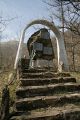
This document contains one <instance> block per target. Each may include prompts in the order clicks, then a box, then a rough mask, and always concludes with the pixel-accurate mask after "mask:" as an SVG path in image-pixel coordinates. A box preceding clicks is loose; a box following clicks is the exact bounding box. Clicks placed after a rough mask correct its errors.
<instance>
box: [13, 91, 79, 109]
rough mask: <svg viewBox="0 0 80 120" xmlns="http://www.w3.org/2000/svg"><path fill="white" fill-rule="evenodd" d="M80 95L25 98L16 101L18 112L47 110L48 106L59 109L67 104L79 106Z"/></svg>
mask: <svg viewBox="0 0 80 120" xmlns="http://www.w3.org/2000/svg"><path fill="white" fill-rule="evenodd" d="M79 103H80V93H73V94H66V95H64V94H62V95H58V96H37V97H33V98H25V99H20V100H18V101H16V103H15V106H16V109H17V111H28V110H33V109H38V108H47V107H48V106H52V107H58V106H63V105H65V104H79Z"/></svg>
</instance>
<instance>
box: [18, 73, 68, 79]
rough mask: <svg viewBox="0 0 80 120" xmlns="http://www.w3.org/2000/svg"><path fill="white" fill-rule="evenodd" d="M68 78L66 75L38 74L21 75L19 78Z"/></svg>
mask: <svg viewBox="0 0 80 120" xmlns="http://www.w3.org/2000/svg"><path fill="white" fill-rule="evenodd" d="M59 76H62V77H70V74H68V73H54V72H40V73H24V72H23V73H21V74H20V77H21V78H52V77H59Z"/></svg>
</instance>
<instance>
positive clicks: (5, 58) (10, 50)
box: [0, 40, 28, 68]
mask: <svg viewBox="0 0 80 120" xmlns="http://www.w3.org/2000/svg"><path fill="white" fill-rule="evenodd" d="M18 44H19V42H18V41H14V40H12V41H8V42H2V43H1V45H0V66H3V67H4V68H12V67H13V65H14V61H15V57H16V53H17V49H18ZM23 53H24V55H25V54H26V53H27V54H26V56H27V57H28V51H27V48H26V44H25V43H24V45H23Z"/></svg>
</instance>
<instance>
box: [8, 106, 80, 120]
mask: <svg viewBox="0 0 80 120" xmlns="http://www.w3.org/2000/svg"><path fill="white" fill-rule="evenodd" d="M10 120H80V105H78V106H76V105H73V104H68V105H66V106H62V107H57V108H55V107H48V108H47V109H46V108H41V109H37V110H32V111H29V112H24V113H23V114H21V115H20V116H15V117H13V118H12V119H10Z"/></svg>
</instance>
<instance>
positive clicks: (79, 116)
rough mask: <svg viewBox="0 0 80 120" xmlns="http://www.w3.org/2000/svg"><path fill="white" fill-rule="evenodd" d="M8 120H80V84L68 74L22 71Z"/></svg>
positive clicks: (33, 70)
mask: <svg viewBox="0 0 80 120" xmlns="http://www.w3.org/2000/svg"><path fill="white" fill-rule="evenodd" d="M19 79H20V84H19V86H18V88H17V89H16V102H15V107H16V113H17V114H16V116H13V117H12V118H11V120H80V84H79V83H77V82H76V79H75V78H73V77H71V76H70V75H69V73H54V72H53V71H48V70H46V69H26V68H25V69H21V70H20V71H19Z"/></svg>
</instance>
